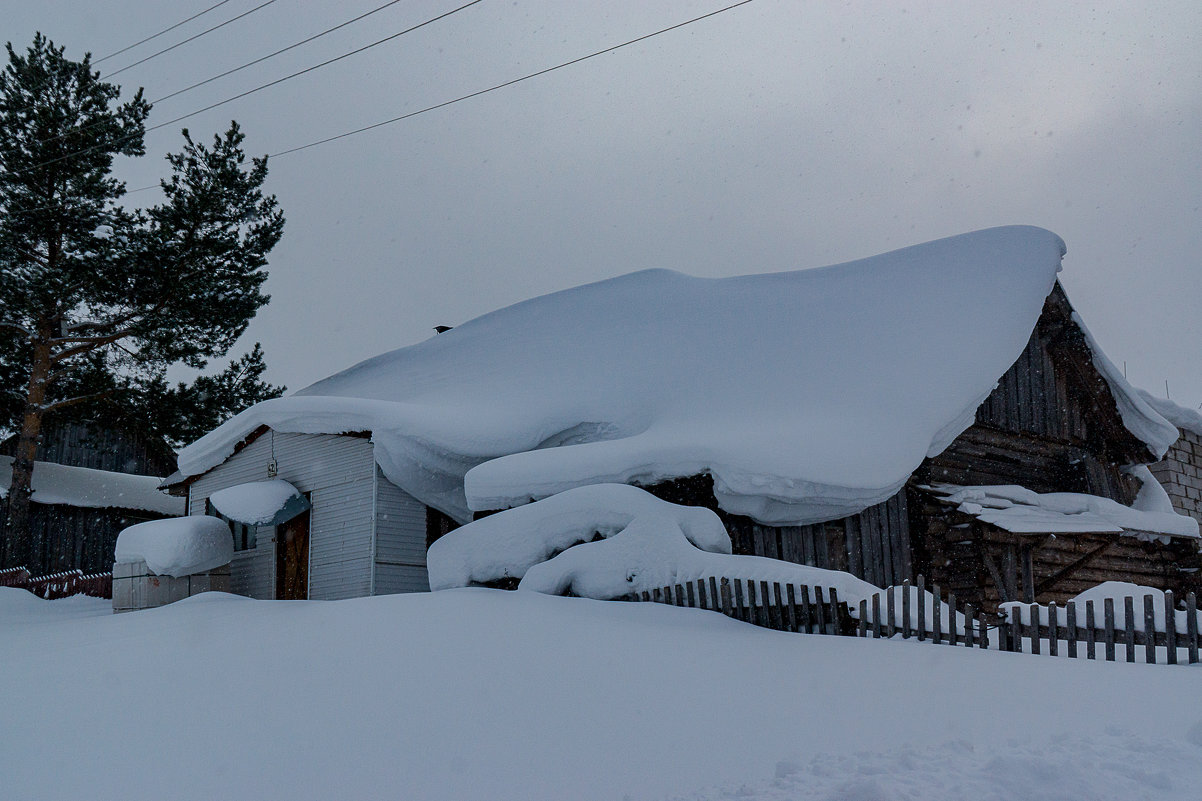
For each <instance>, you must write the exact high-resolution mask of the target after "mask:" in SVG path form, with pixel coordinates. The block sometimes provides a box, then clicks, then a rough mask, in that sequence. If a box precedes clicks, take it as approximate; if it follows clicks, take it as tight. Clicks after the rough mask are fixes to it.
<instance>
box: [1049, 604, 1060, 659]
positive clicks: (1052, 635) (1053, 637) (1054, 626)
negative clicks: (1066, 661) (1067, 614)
mask: <svg viewBox="0 0 1202 801" xmlns="http://www.w3.org/2000/svg"><path fill="white" fill-rule="evenodd" d="M1048 655H1049V656H1059V655H1060V615H1059V614H1058V610H1057V609H1056V602H1055V601H1052V602H1051V603H1050V604H1048Z"/></svg>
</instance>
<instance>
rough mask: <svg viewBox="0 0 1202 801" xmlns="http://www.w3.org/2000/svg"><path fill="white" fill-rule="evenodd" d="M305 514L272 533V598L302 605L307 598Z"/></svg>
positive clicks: (307, 550)
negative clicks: (273, 572) (273, 551)
mask: <svg viewBox="0 0 1202 801" xmlns="http://www.w3.org/2000/svg"><path fill="white" fill-rule="evenodd" d="M310 514H312V512H311V511H310V510H306V511H304V512H302V513H301V514H299V515H297V516H296V517H294V518H292V519H291V520H289V521H287V522H285V523H281V524H280V525H279V527H278V528H277V529H276V545H275V597H276V598H278V599H279V600H281V601H303V600H305V599H307V598H308V597H309V515H310Z"/></svg>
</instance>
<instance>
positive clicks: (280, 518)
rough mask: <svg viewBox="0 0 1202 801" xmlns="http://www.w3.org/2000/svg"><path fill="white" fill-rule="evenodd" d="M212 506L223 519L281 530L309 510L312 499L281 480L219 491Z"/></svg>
mask: <svg viewBox="0 0 1202 801" xmlns="http://www.w3.org/2000/svg"><path fill="white" fill-rule="evenodd" d="M209 503H211V504H212V505H213V508H214V509H216V510H217V512H218V513H220V514H221V515H222V516H224V517H226V518H229V519H230V520H233V521H235V522H237V523H244V524H246V525H248V526H278V525H279V524H281V523H286V522H288V521H289V520H291V519H292V518H294V517H296V516H297V515H299V514H301V513H302V512H306V511H308V509H309V499H308V498H306V497H305V496H304V495H303V494H301V492H300V490H298V489H297V488H296V487H294V486H292V484H290V483H288V482H287V481H284V480H283V479H280V478H277V479H272V480H270V481H251V482H249V483H246V484H237V485H235V486H232V487H227V488H225V489H223V490H218V491H217V492H214V493H213V494H212V495H210V496H209Z"/></svg>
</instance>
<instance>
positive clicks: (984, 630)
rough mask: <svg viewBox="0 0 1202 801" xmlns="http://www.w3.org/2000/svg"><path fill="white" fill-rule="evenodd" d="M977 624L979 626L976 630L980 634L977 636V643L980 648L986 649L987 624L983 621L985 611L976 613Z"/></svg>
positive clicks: (987, 638)
mask: <svg viewBox="0 0 1202 801" xmlns="http://www.w3.org/2000/svg"><path fill="white" fill-rule="evenodd" d="M977 625H978V626H980V628H979V629H978V631H979V632H980V636H979V637H977V643H978V644H979V645H980V646H981V648H983V649H986V650H988V648H989V625H988V624H987V623H986V622H985V613H984V612H978V613H977Z"/></svg>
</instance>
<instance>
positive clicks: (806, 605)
mask: <svg viewBox="0 0 1202 801" xmlns="http://www.w3.org/2000/svg"><path fill="white" fill-rule="evenodd" d="M801 626H802V628H803V629H804V630H805V632H806V634H813V633H814V610H813V607H812V606H810V588H809V586H808V585H805V584H802V585H801Z"/></svg>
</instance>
